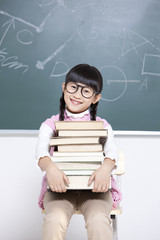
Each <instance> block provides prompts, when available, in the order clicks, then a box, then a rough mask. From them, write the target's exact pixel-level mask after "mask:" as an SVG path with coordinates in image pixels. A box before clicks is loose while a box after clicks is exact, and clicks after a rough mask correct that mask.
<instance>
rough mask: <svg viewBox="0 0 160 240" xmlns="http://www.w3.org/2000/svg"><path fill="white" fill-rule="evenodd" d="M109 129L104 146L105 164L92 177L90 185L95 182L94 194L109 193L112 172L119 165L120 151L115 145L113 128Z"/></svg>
mask: <svg viewBox="0 0 160 240" xmlns="http://www.w3.org/2000/svg"><path fill="white" fill-rule="evenodd" d="M107 129H108V139H107V142H106V143H105V146H104V152H105V159H104V162H103V164H102V165H101V166H100V167H99V168H98V169H97V170H96V171H95V172H94V173H93V174H92V175H91V177H90V178H89V182H88V185H90V184H91V183H92V182H93V181H94V187H93V190H92V191H93V192H107V191H108V189H109V187H110V177H111V173H112V170H113V169H114V168H115V167H116V165H117V157H118V150H117V147H116V145H115V143H114V135H113V130H112V128H111V126H109V127H107Z"/></svg>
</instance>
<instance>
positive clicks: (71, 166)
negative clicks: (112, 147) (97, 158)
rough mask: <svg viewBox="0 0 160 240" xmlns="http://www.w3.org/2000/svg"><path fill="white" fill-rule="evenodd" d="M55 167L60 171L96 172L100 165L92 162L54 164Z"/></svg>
mask: <svg viewBox="0 0 160 240" xmlns="http://www.w3.org/2000/svg"><path fill="white" fill-rule="evenodd" d="M55 165H56V166H57V167H58V168H59V169H60V170H62V171H65V170H67V171H68V170H78V171H79V170H96V169H98V168H99V167H100V166H101V163H99V162H98V163H97V162H96V163H94V162H76V163H75V162H55Z"/></svg>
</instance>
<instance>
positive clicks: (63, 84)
mask: <svg viewBox="0 0 160 240" xmlns="http://www.w3.org/2000/svg"><path fill="white" fill-rule="evenodd" d="M64 90H65V82H63V83H62V91H63V92H64Z"/></svg>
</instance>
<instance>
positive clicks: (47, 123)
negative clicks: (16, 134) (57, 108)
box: [42, 114, 59, 130]
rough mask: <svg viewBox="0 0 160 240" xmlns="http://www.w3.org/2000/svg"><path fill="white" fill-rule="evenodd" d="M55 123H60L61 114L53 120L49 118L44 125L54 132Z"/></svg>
mask: <svg viewBox="0 0 160 240" xmlns="http://www.w3.org/2000/svg"><path fill="white" fill-rule="evenodd" d="M55 121H59V114H57V115H53V116H52V117H51V118H47V119H46V120H45V121H44V122H43V123H42V124H46V125H47V126H49V127H50V128H51V129H52V130H54V129H55Z"/></svg>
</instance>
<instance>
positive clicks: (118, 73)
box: [99, 66, 127, 102]
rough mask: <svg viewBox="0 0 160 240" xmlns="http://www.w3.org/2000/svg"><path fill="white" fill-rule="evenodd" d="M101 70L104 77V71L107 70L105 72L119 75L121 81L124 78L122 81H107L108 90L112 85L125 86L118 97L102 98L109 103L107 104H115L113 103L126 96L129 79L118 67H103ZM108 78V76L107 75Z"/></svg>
mask: <svg viewBox="0 0 160 240" xmlns="http://www.w3.org/2000/svg"><path fill="white" fill-rule="evenodd" d="M99 70H100V72H101V73H102V76H103V71H104V70H105V71H110V72H115V73H116V75H119V77H120V79H121V78H122V80H120V79H118V80H117V79H113V80H111V79H107V80H106V81H107V84H108V88H109V86H110V85H111V83H117V84H122V85H123V86H122V89H121V90H120V93H119V95H118V96H116V97H111V98H110V99H109V98H108V97H107V96H106V97H102V98H101V100H103V101H107V102H113V101H116V100H118V99H119V98H121V97H122V96H123V95H124V93H125V91H126V89H127V79H126V75H125V73H124V72H123V70H122V69H120V68H119V67H116V66H103V67H101V68H100V69H99ZM106 76H107V74H106ZM105 79H106V77H105V78H104V80H105ZM104 84H105V82H104Z"/></svg>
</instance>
